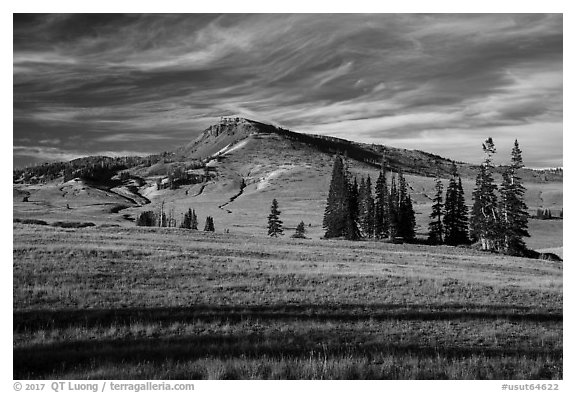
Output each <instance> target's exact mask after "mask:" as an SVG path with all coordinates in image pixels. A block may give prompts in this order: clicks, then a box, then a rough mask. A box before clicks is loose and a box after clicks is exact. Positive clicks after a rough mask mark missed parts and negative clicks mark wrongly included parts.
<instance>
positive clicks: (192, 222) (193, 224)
mask: <svg viewBox="0 0 576 393" xmlns="http://www.w3.org/2000/svg"><path fill="white" fill-rule="evenodd" d="M190 229H196V230H197V229H198V217H196V210H192V215H191V216H190Z"/></svg>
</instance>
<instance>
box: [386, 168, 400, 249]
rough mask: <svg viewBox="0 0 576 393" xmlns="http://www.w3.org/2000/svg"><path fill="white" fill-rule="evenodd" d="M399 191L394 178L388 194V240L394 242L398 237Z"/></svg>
mask: <svg viewBox="0 0 576 393" xmlns="http://www.w3.org/2000/svg"><path fill="white" fill-rule="evenodd" d="M398 218H399V216H398V189H397V187H396V178H395V177H394V175H393V176H392V180H391V182H390V194H388V222H389V230H388V238H389V239H390V240H394V238H396V236H398Z"/></svg>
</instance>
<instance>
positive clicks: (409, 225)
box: [396, 172, 416, 240]
mask: <svg viewBox="0 0 576 393" xmlns="http://www.w3.org/2000/svg"><path fill="white" fill-rule="evenodd" d="M397 198H398V202H397V212H396V214H397V217H398V218H397V228H398V229H397V230H398V236H400V237H402V238H403V239H405V240H412V239H414V237H415V235H416V232H415V228H416V219H415V217H414V208H413V206H412V198H410V195H408V185H407V183H406V179H405V178H404V175H403V174H402V172H399V173H398V195H397Z"/></svg>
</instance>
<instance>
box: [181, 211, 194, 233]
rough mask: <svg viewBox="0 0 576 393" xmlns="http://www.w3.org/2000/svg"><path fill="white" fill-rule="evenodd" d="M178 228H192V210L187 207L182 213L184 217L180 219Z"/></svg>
mask: <svg viewBox="0 0 576 393" xmlns="http://www.w3.org/2000/svg"><path fill="white" fill-rule="evenodd" d="M180 228H184V229H192V210H191V209H188V211H187V212H186V213H184V219H183V220H182V224H181V225H180Z"/></svg>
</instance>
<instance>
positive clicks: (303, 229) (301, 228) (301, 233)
mask: <svg viewBox="0 0 576 393" xmlns="http://www.w3.org/2000/svg"><path fill="white" fill-rule="evenodd" d="M305 233H306V227H305V226H304V221H300V224H298V226H297V227H296V232H294V234H293V235H292V237H293V238H296V239H306V236H305V235H304V234H305Z"/></svg>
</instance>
